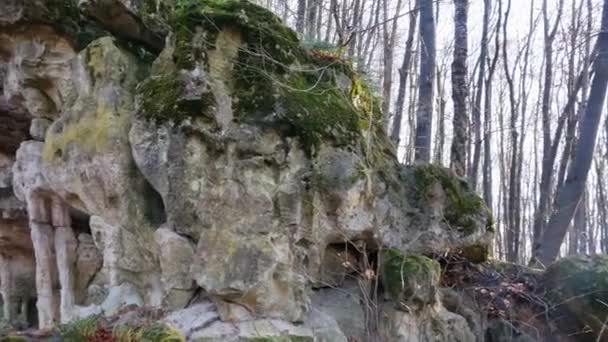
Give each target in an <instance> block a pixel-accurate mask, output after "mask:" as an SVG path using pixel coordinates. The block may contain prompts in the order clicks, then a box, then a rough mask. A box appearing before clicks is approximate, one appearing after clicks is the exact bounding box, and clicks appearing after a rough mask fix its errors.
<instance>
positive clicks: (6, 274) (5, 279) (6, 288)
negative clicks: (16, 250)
mask: <svg viewBox="0 0 608 342" xmlns="http://www.w3.org/2000/svg"><path fill="white" fill-rule="evenodd" d="M11 273H12V272H11V268H10V263H9V260H8V257H7V256H4V255H2V254H0V295H2V300H3V301H4V306H3V316H4V317H3V318H4V319H5V320H6V321H8V322H10V321H12V320H13V319H15V315H16V308H17V303H15V302H14V300H13V293H12V292H13V291H12V290H13V289H12V286H11V285H12V283H13V281H12V279H11V278H12V274H11Z"/></svg>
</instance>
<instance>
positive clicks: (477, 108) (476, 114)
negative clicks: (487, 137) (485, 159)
mask: <svg viewBox="0 0 608 342" xmlns="http://www.w3.org/2000/svg"><path fill="white" fill-rule="evenodd" d="M483 3H484V10H483V26H482V32H481V52H480V53H479V74H478V78H477V91H476V94H475V99H474V101H473V102H474V103H473V132H474V134H475V139H474V142H475V143H474V145H473V160H472V162H471V168H470V169H469V181H470V182H471V184H472V186H473V188H474V189H476V188H477V177H478V174H479V161H480V159H481V98H482V95H483V84H484V80H485V72H486V58H487V54H488V30H489V21H490V12H491V8H492V4H491V3H492V2H491V0H484V2H483Z"/></svg>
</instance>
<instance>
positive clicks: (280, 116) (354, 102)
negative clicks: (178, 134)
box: [139, 0, 387, 152]
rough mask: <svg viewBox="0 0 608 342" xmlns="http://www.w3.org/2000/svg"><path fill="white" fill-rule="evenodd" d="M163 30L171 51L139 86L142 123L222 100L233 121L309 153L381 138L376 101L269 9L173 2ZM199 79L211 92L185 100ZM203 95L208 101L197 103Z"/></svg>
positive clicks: (213, 0) (205, 110)
mask: <svg viewBox="0 0 608 342" xmlns="http://www.w3.org/2000/svg"><path fill="white" fill-rule="evenodd" d="M168 25H169V27H170V30H171V32H172V33H171V38H170V41H171V43H170V45H171V46H168V47H166V49H165V51H164V52H163V54H161V57H160V58H159V59H163V61H162V62H160V63H158V62H159V61H158V60H157V64H162V65H163V67H162V68H160V67H159V68H158V69H157V72H153V73H152V76H151V78H150V79H148V80H147V81H145V82H144V83H143V84H142V85H141V86H140V87H139V95H140V96H139V97H140V98H141V99H142V102H141V104H142V106H141V109H142V110H141V113H142V114H143V115H144V116H145V117H147V118H150V119H153V120H157V121H164V120H173V121H182V120H184V119H186V118H192V117H201V116H203V117H204V116H208V114H209V110H211V111H217V110H218V108H216V107H214V104H221V103H224V102H225V101H223V100H221V99H218V96H220V95H218V94H223V95H227V96H228V97H229V99H230V102H231V110H232V111H233V114H232V117H233V119H234V120H235V121H240V122H256V123H263V124H264V125H265V126H266V127H271V128H274V129H281V130H282V132H283V134H286V135H292V136H297V137H298V138H299V139H300V141H301V142H302V144H303V145H304V147H305V148H306V149H307V150H308V151H309V152H314V150H316V149H317V148H318V146H319V144H320V143H321V142H328V143H331V144H333V145H337V146H352V147H356V148H361V145H363V144H365V143H366V140H364V139H363V136H364V135H366V134H367V133H370V135H371V137H372V138H373V139H376V140H381V139H378V137H384V133H380V131H381V124H380V118H381V115H380V101H379V100H378V99H377V98H376V97H375V96H374V95H373V94H372V91H371V89H370V87H369V86H368V85H366V83H365V82H364V81H363V80H362V79H361V77H360V76H359V75H357V74H356V73H355V72H354V71H353V69H352V67H351V65H350V63H349V62H347V61H345V60H342V59H341V58H339V57H337V56H333V55H332V56H328V55H326V54H321V53H316V52H315V51H316V50H311V49H307V48H305V47H304V46H303V45H302V44H301V43H300V41H299V39H298V37H297V35H296V33H295V32H294V31H292V30H291V29H289V28H288V27H286V26H285V25H284V24H283V23H282V22H281V20H280V19H279V18H278V17H277V16H276V15H274V14H272V13H271V12H270V11H268V10H266V9H264V8H262V7H260V6H257V5H255V4H253V3H251V2H248V1H237V0H225V1H224V0H189V1H177V2H176V4H175V6H174V7H173V9H172V10H171V12H170V14H169V18H168ZM227 32H237V33H238V34H237V36H238V41H237V46H236V47H237V53H236V55H235V56H234V57H233V58H231V61H230V63H231V65H230V66H229V68H225V70H224V71H225V72H224V73H222V74H221V75H219V76H221V77H219V78H221V80H222V82H223V83H224V86H225V89H217V88H214V86H216V84H214V83H217V82H213V79H214V78H216V79H217V78H218V77H214V75H213V72H214V71H215V67H214V59H215V58H216V57H217V55H218V54H220V55H221V54H222V53H223V51H221V50H223V49H224V48H225V45H226V41H225V36H226V33H227ZM232 35H233V36H234V34H232ZM167 49H170V50H171V51H167ZM163 55H165V56H164V57H163ZM224 57H225V56H224ZM201 73H202V74H204V75H205V76H203V78H207V79H209V80H211V81H210V82H209V83H210V86H211V89H210V92H207V93H206V95H201V97H200V98H198V100H199V101H196V100H194V101H191V100H192V99H191V98H190V100H189V101H186V102H184V101H183V98H182V99H180V95H179V94H180V92H182V91H183V90H184V89H185V88H186V87H187V84H189V82H190V79H191V78H192V75H194V74H197V75H200V74H201ZM204 86H206V85H204ZM203 93H204V92H201V94H203ZM209 93H212V94H213V97H214V99H211V98H203V97H202V96H207V95H209ZM155 99H159V100H162V103H154V102H153V101H155ZM158 102H160V101H158ZM367 142H369V139H368V140H367ZM384 145H387V144H384ZM384 145H383V146H384ZM384 147H386V146H384Z"/></svg>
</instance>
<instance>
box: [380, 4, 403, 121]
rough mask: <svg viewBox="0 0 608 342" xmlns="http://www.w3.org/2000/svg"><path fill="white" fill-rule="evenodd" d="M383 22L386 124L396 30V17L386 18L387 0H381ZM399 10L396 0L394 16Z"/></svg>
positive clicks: (383, 82)
mask: <svg viewBox="0 0 608 342" xmlns="http://www.w3.org/2000/svg"><path fill="white" fill-rule="evenodd" d="M382 9H383V13H384V24H383V25H382V37H383V42H384V44H383V45H384V49H383V52H384V54H383V56H384V59H383V61H384V72H383V73H384V75H383V81H382V97H383V102H382V113H384V115H385V123H384V124H385V126H388V122H389V120H388V117H389V112H390V105H391V91H392V89H393V60H394V56H395V52H394V50H395V37H396V32H397V22H398V21H397V19H393V20H391V21H389V20H388V19H389V18H388V16H389V14H388V0H383V6H382ZM400 11H401V0H397V8H396V10H395V14H394V15H395V17H398V16H399V12H400Z"/></svg>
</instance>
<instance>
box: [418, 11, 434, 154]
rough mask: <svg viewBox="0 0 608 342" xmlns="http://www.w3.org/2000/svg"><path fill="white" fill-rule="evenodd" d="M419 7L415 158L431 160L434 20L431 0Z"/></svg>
mask: <svg viewBox="0 0 608 342" xmlns="http://www.w3.org/2000/svg"><path fill="white" fill-rule="evenodd" d="M418 3H419V6H418V7H419V8H420V38H421V39H420V40H421V42H420V79H419V91H418V109H417V111H416V143H415V158H416V160H421V161H426V162H429V161H430V160H431V132H432V126H433V102H434V96H433V95H434V82H435V67H436V63H435V20H434V18H433V0H419V1H418Z"/></svg>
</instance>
